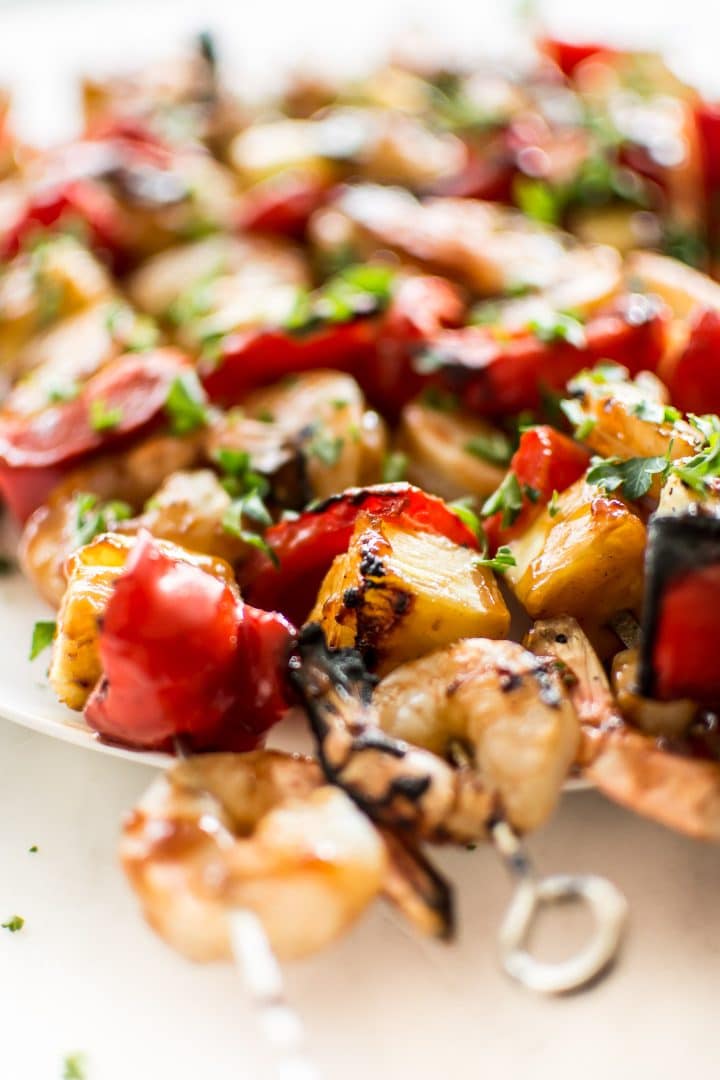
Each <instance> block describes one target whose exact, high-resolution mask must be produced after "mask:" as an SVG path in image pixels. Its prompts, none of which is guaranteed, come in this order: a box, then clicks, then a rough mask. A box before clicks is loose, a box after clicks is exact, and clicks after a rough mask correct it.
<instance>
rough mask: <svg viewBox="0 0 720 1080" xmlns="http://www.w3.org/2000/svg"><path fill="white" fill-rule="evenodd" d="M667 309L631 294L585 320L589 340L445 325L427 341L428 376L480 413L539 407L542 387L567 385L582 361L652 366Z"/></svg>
mask: <svg viewBox="0 0 720 1080" xmlns="http://www.w3.org/2000/svg"><path fill="white" fill-rule="evenodd" d="M667 325H668V315H667V312H666V311H665V309H664V308H662V307H660V306H659V305H656V304H654V303H653V302H651V301H648V300H647V299H646V298H644V297H643V298H642V300H637V301H636V300H635V299H634V298H626V299H624V300H623V301H622V302H621V303H618V304H617V305H616V306H615V307H614V308H612V309H610V310H608V311H607V312H605V313H599V314H597V315H595V316H593V317H592V318H591V319H590V320H589V321H588V323H587V325H586V326H585V344H584V346H583V347H580V348H578V347H577V346H575V345H572V344H571V343H570V342H568V341H565V340H563V339H560V340H556V341H551V342H547V341H541V340H540V339H539V338H538V337H537V336H536V335H535V334H533V333H531V332H529V331H522V332H520V333H517V334H515V335H513V336H511V337H508V338H504V337H500V336H499V335H497V334H496V333H494V332H493V330H492V329H489V328H486V327H482V326H469V327H464V328H462V329H461V330H446V331H444V332H442V333H440V334H437V335H436V336H435V337H434V338H432V339H431V340H430V342H429V346H430V349H431V351H432V355H433V358H434V360H435V361H436V362H437V371H436V373H435V374H434V375H432V376H431V377H430V379H429V381H431V382H435V383H439V384H440V385H441V386H443V387H444V388H445V389H449V390H451V391H453V392H454V393H456V394H458V395H459V397H460V399H461V401H462V403H463V405H464V406H465V407H466V408H467V409H469V410H470V411H472V412H475V413H478V414H480V415H482V416H487V415H490V416H492V415H503V414H507V413H517V412H521V411H522V410H523V409H536V408H538V406H539V405H540V404H541V396H542V391H543V389H551V390H562V389H564V387H565V385H566V384H567V382H568V380H569V379H570V378H572V376H573V375H576V374H577V372H578V371H580V370H581V369H582V368H584V367H592V366H593V365H594V364H596V363H598V362H599V361H600V360H613V361H615V362H616V363H618V364H622V365H623V366H624V367H627V368H628V369H629V370H630V371H631V372H632V374H636V373H637V372H638V371H643V370H650V371H653V370H654V369H655V368H656V367H657V365H658V363H659V361H660V358H661V357H662V355H663V353H664V350H665V343H666V333H667Z"/></svg>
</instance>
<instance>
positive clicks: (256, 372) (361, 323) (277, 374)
mask: <svg viewBox="0 0 720 1080" xmlns="http://www.w3.org/2000/svg"><path fill="white" fill-rule="evenodd" d="M375 333H376V330H375V322H374V320H373V319H369V318H365V319H355V320H354V321H353V322H348V323H342V324H339V325H335V326H328V327H324V328H323V329H321V330H317V331H311V332H310V333H307V334H302V335H300V334H291V333H289V332H287V331H285V330H280V329H274V328H262V329H258V330H249V331H246V332H243V333H237V334H230V335H229V336H228V337H227V338H226V339H225V342H224V344H223V353H222V355H221V357H220V358H219V360H218V361H217V362H215V361H213V362H205V363H204V364H203V365H201V368H200V374H201V378H202V382H203V385H204V387H205V390H206V391H207V393H208V395H209V397H210V399H211V400H212V401H215V402H219V403H220V404H222V405H225V406H232V405H236V404H237V403H238V402H239V401H240V400H242V398H243V397H244V396H245V395H246V394H247V393H249V391H250V390H254V389H256V387H258V386H265V385H266V384H267V383H271V382H275V381H276V380H277V379H282V378H283V377H284V376H286V375H299V374H301V373H302V372H304V371H312V370H313V369H314V368H336V369H338V370H340V371H348V372H350V373H351V374H353V373H354V372H355V370H356V368H358V367H359V366H360V365H361V364H362V363H363V362H364V361H367V360H368V359H369V358H370V357H372V355H373V352H374V346H375Z"/></svg>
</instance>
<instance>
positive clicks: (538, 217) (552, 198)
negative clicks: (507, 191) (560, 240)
mask: <svg viewBox="0 0 720 1080" xmlns="http://www.w3.org/2000/svg"><path fill="white" fill-rule="evenodd" d="M513 199H514V202H515V204H516V206H518V207H519V209H520V210H522V212H523V214H525V216H526V217H529V218H532V219H533V221H539V222H541V224H543V225H557V223H558V221H559V220H560V217H561V215H562V210H563V205H562V204H563V199H562V196H561V194H560V193H559V192H557V191H555V190H554V189H553V188H552V187H550V185H549V184H547V183H546V182H545V181H544V180H534V179H532V177H529V176H518V177H517V179H516V180H515V183H514V184H513Z"/></svg>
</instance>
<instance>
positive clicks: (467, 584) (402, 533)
mask: <svg viewBox="0 0 720 1080" xmlns="http://www.w3.org/2000/svg"><path fill="white" fill-rule="evenodd" d="M309 621H310V622H314V623H319V624H320V625H321V626H322V628H323V631H324V633H325V638H326V640H327V643H328V645H329V646H330V647H331V648H356V649H358V650H359V652H360V654H361V655H362V657H363V659H364V660H365V663H366V664H367V665H368V667H369V668H370V670H372V671H378V672H380V673H386V672H388V671H391V670H392V669H393V668H395V667H397V666H398V664H402V663H403V662H404V661H406V660H414V659H415V658H417V657H419V656H424V655H425V654H426V653H428V652H430V651H431V650H432V649H437V648H440V647H441V646H443V645H449V644H451V643H452V642H454V641H458V640H459V639H460V638H465V637H488V638H502V637H505V636H506V635H507V632H508V629H509V626H510V613H509V612H508V610H507V607H506V606H505V601H504V600H503V598H502V596H501V594H500V590H499V589H498V587H497V584H496V582H495V578H494V576H493V574H492V572H491V570H490V569H488V568H487V567H485V566H479V565H478V560H477V554H476V552H475V551H474V550H473V549H472V548H468V547H461V546H460V545H458V544H455V543H453V542H452V541H451V540H448V539H447V538H446V537H445V536H441V535H439V534H437V533H433V532H426V531H424V530H421V529H418V528H417V527H415V528H413V527H412V526H410V527H408V525H405V524H402V523H398V522H395V521H393V520H386V521H382V520H378V521H373V518H372V517H371V516H370V515H369V514H367V513H365V514H362V515H361V516H360V517H359V518H358V520H357V524H356V526H355V531H354V533H353V536H352V538H351V540H350V545H349V548H348V551H347V553H346V554H345V555H339V556H338V557H337V558H336V559H335V561H334V562H333V565H332V567H331V568H330V570H329V571H328V574H327V576H326V578H325V580H324V581H323V583H322V585H321V586H320V592H319V594H318V598H317V602H316V604H315V607H314V608H313V610H312V612H311V613H310V615H309Z"/></svg>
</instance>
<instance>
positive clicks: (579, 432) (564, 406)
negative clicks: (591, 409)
mask: <svg viewBox="0 0 720 1080" xmlns="http://www.w3.org/2000/svg"><path fill="white" fill-rule="evenodd" d="M560 408H561V410H562V412H563V413H564V415H565V416H566V417H567V419H568V420H569V421H570V423H571V424H572V425H573V427H574V428H575V430H574V432H573V435H574V437H575V438H576V439H578V440H579V441H580V442H582V440H583V439H587V437H588V435H589V434H590V432H591V431H592V430H593V428H594V427H595V425H596V424H597V420H596V419H595V417H594V416H588V415H587V414H586V413H585V410H584V409H583V407H582V405H581V404H580V402H579V401H578V400H577V398H565V399H564V400H563V401H561V402H560Z"/></svg>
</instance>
